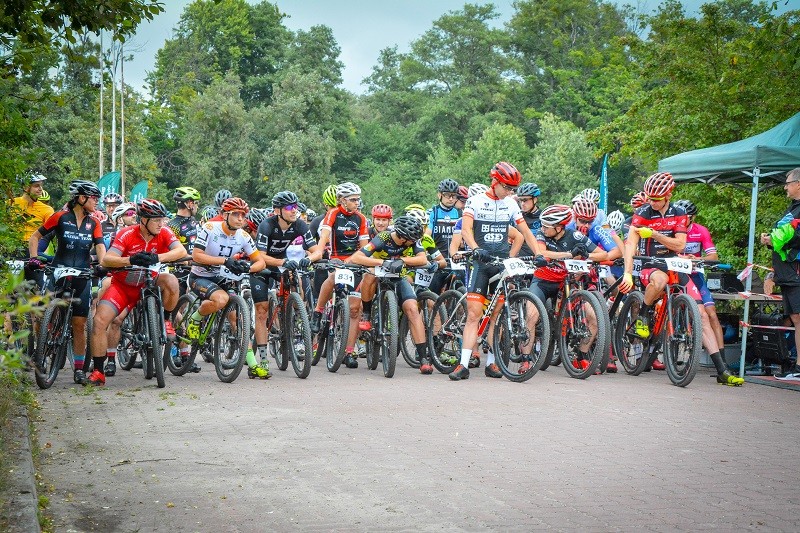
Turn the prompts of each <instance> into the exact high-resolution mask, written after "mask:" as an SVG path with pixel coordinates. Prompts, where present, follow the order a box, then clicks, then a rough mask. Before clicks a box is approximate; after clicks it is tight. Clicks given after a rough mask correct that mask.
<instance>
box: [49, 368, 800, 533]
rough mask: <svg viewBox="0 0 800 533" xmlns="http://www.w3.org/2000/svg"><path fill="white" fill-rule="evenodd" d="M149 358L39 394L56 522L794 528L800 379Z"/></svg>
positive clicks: (138, 527) (171, 526) (180, 526)
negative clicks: (103, 379) (516, 378)
mask: <svg viewBox="0 0 800 533" xmlns="http://www.w3.org/2000/svg"><path fill="white" fill-rule="evenodd" d="M360 362H361V365H360V368H358V369H354V370H349V369H346V368H344V367H342V368H341V369H340V370H339V372H338V373H336V374H331V373H329V372H327V370H326V369H325V367H324V363H322V364H321V365H318V366H316V367H314V368H313V369H312V371H311V375H310V376H309V378H308V379H306V380H300V379H297V378H296V377H295V376H294V373H293V372H292V371H291V366H290V367H289V370H288V371H287V372H279V371H275V370H274V369H273V371H275V372H276V375H275V376H274V377H273V378H272V379H270V380H268V381H255V380H249V379H247V378H246V376H245V375H244V374H243V376H242V377H240V378H239V379H238V380H237V381H236V382H235V383H233V384H230V385H228V384H223V383H221V382H219V381H218V380H217V379H216V376H215V374H214V371H213V368H212V367H211V365H208V364H203V367H204V368H203V371H202V372H201V373H200V374H192V375H189V376H186V377H182V378H176V377H173V376H168V381H167V387H166V388H165V389H157V388H156V387H155V383H154V381H153V382H150V381H145V380H144V379H143V377H142V373H141V371H140V370H134V371H132V372H124V371H118V374H117V376H115V377H113V378H109V379H108V385H107V387H105V388H104V389H93V390H92V389H84V388H80V387H77V386H75V385H72V384H71V382H70V376H68V375H66V374H64V375H60V376H59V379H58V381H57V382H56V384H55V385H54V386H53V388H52V389H50V390H47V391H40V392H39V394H38V397H39V401H40V404H41V406H42V409H41V420H40V421H39V423H38V428H39V443H40V445H41V446H42V447H43V450H42V458H43V463H44V466H43V471H42V472H41V474H42V476H43V477H44V479H45V482H46V483H47V484H50V485H52V486H53V487H54V491H53V492H52V493H51V494H49V497H50V502H51V503H50V508H49V514H51V515H53V516H54V522H55V527H56V530H57V531H105V532H112V531H113V532H117V531H118V532H125V531H169V532H171V533H174V532H183V531H283V530H364V531H366V530H436V531H443V530H444V531H449V530H479V529H496V530H504V531H505V530H525V531H530V530H562V531H576V530H581V531H674V530H708V529H717V530H724V531H730V530H734V529H736V530H740V529H754V530H768V531H798V530H800V513H798V512H797V509H798V506H799V505H800V476H798V474H797V470H796V464H797V458H796V455H795V450H796V442H797V438H798V434H800V432H799V431H798V430H800V420H799V419H798V417H797V414H796V413H797V411H798V408H800V394H798V393H796V392H793V391H787V390H781V389H777V388H772V387H764V386H757V385H753V384H747V385H745V386H744V387H743V388H740V389H735V388H729V387H724V386H719V385H716V383H715V382H714V380H713V379H712V378H710V377H709V371H708V370H706V369H703V370H701V371H700V372H699V373H698V376H697V377H696V378H695V380H694V382H693V383H692V384H691V385H690V386H689V387H688V388H686V389H678V388H676V387H674V386H672V385H671V384H670V383H669V380H668V378H667V376H666V375H665V373H664V372H651V373H648V374H643V375H641V376H638V377H631V376H627V375H625V374H617V375H606V376H594V377H591V378H589V379H588V380H586V381H578V380H574V379H571V378H569V377H567V375H566V374H565V372H564V371H563V369H561V368H560V367H556V368H550V369H548V370H547V371H546V372H541V373H539V374H537V375H536V376H534V378H533V379H532V380H530V381H529V382H527V383H524V384H515V383H511V382H508V381H506V380H501V379H490V378H486V377H484V375H483V369H482V368H481V369H478V370H475V369H473V370H472V377H471V378H470V379H469V380H468V381H465V382H450V381H449V380H448V379H447V377H446V376H443V375H441V374H434V375H431V376H421V375H420V374H419V373H417V372H416V371H414V370H412V369H410V368H409V367H408V366H406V365H405V364H404V362H403V361H402V359H400V360H399V361H398V369H397V373H396V375H395V377H394V378H393V379H385V378H384V377H383V376H382V374H381V373H380V371H375V372H371V371H369V370H367V369H366V368H365V365H364V362H363V360H361V361H360Z"/></svg>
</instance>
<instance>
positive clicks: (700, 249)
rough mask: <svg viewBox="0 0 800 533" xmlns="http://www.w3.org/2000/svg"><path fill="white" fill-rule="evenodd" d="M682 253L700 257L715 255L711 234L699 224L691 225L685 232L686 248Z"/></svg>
mask: <svg viewBox="0 0 800 533" xmlns="http://www.w3.org/2000/svg"><path fill="white" fill-rule="evenodd" d="M683 253H685V254H688V255H693V256H695V257H700V256H701V255H703V253H705V255H710V254H715V253H717V247H716V246H714V242H713V241H712V240H711V234H710V233H709V232H708V229H707V228H706V227H705V226H701V225H700V224H696V223H695V224H692V225H691V226H689V228H688V229H687V231H686V248H684V249H683Z"/></svg>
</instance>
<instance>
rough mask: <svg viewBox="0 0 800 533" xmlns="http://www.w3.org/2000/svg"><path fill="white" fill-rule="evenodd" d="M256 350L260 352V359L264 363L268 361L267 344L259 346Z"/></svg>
mask: <svg viewBox="0 0 800 533" xmlns="http://www.w3.org/2000/svg"><path fill="white" fill-rule="evenodd" d="M256 350H257V351H258V358H259V359H261V360H262V361H266V360H267V345H266V344H258V345H256Z"/></svg>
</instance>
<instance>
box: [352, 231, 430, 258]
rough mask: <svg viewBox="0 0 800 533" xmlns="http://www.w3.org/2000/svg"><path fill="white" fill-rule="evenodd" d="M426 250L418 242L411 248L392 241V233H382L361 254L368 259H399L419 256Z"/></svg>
mask: <svg viewBox="0 0 800 533" xmlns="http://www.w3.org/2000/svg"><path fill="white" fill-rule="evenodd" d="M424 251H425V249H424V248H423V247H422V245H421V244H420V243H419V241H416V242H415V243H414V244H412V245H411V246H408V245H406V244H397V243H396V242H394V239H392V232H391V231H382V232H380V233H378V234H377V235H376V236H375V238H374V239H372V240H371V241H369V242H368V243H367V244H366V245H365V246H364V247H363V248H361V252H362V253H363V254H364V255H366V256H367V257H372V256H375V258H376V259H397V258H399V257H403V256H411V255H417V254H418V253H420V252H424Z"/></svg>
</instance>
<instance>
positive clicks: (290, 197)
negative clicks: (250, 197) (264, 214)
mask: <svg viewBox="0 0 800 533" xmlns="http://www.w3.org/2000/svg"><path fill="white" fill-rule="evenodd" d="M299 203H300V200H298V199H297V195H296V194H295V193H293V192H292V191H281V192H279V193H278V194H276V195H275V196H273V197H272V207H274V208H275V209H280V208H282V207H286V206H287V205H292V204H295V205H296V204H299Z"/></svg>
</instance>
